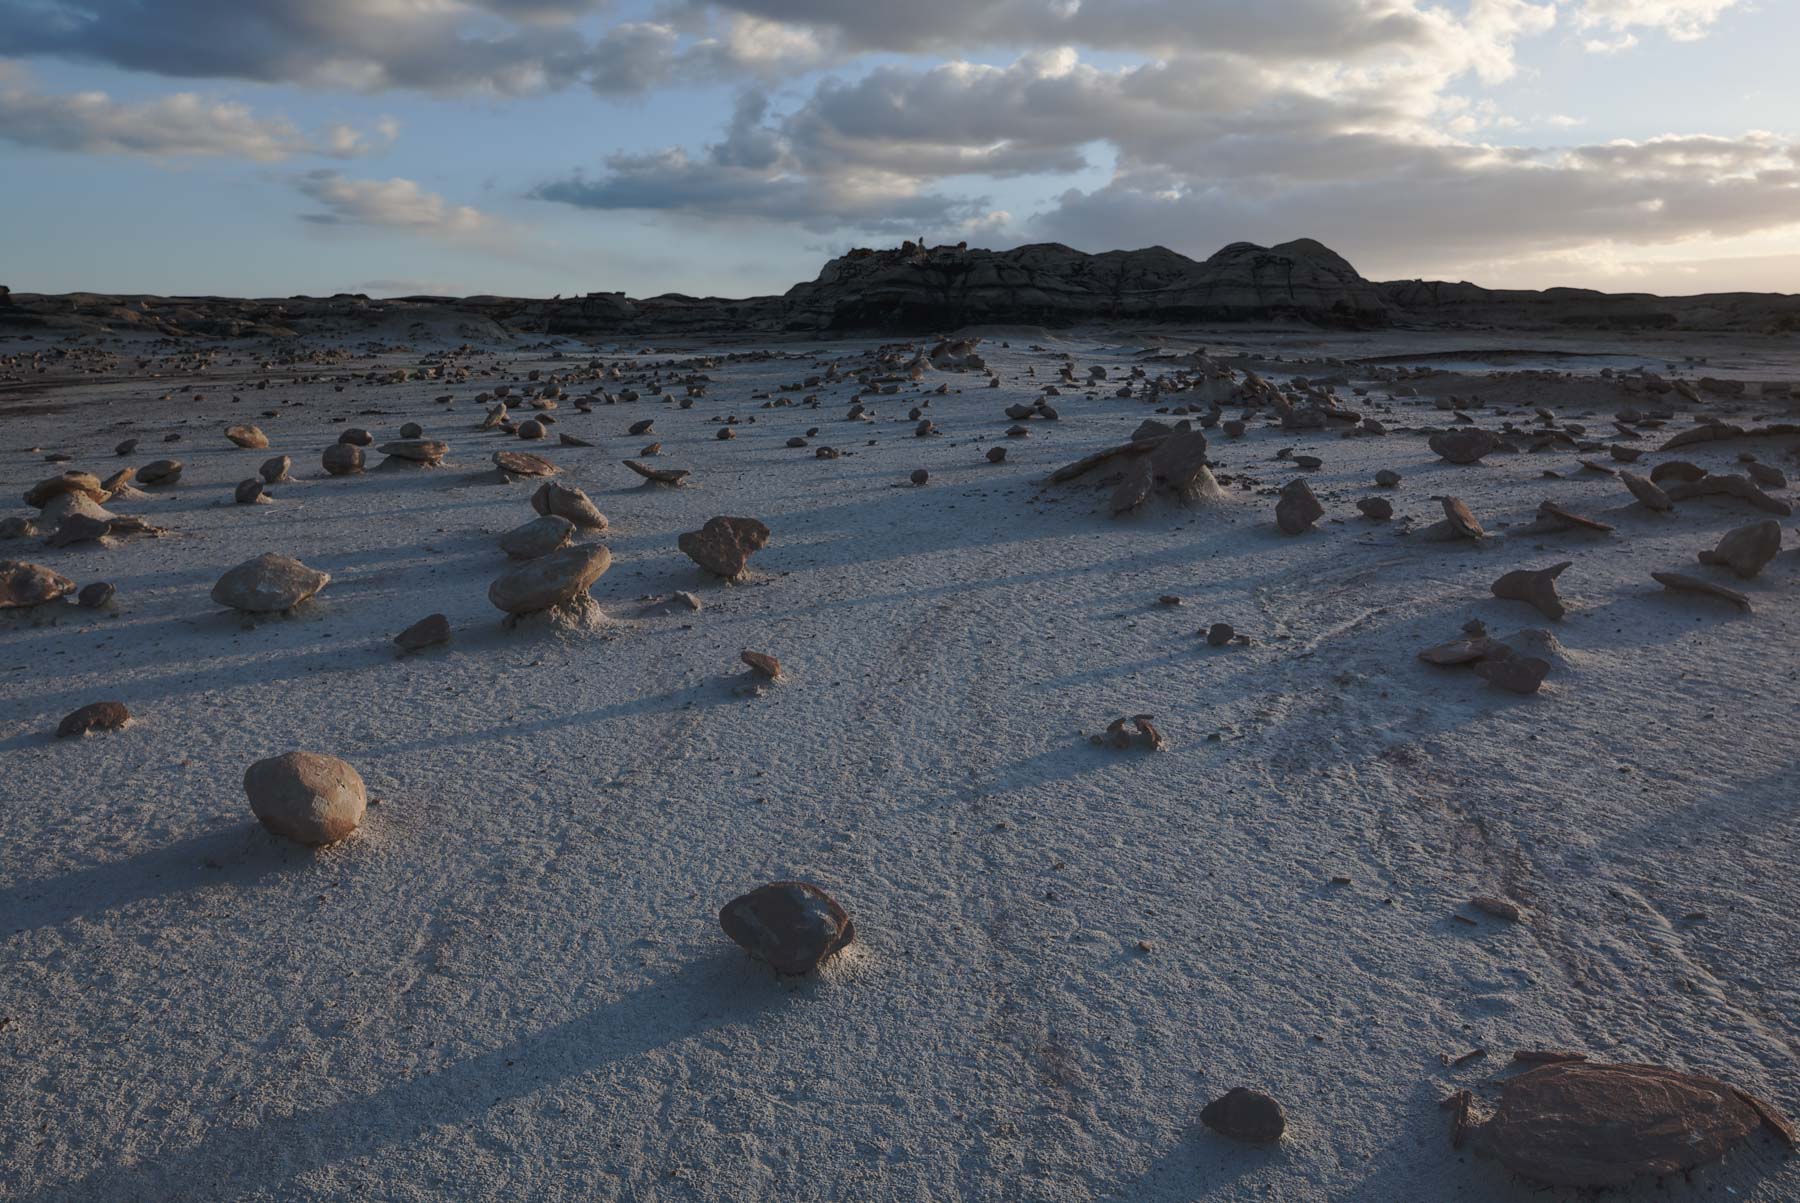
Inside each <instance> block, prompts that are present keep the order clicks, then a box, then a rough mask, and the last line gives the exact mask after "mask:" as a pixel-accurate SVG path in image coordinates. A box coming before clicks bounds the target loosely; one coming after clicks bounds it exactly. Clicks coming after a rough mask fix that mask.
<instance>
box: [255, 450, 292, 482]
mask: <svg viewBox="0 0 1800 1203" xmlns="http://www.w3.org/2000/svg"><path fill="white" fill-rule="evenodd" d="M293 466H294V461H293V460H291V459H289V458H288V457H287V456H285V455H277V456H275V457H274V458H273V459H266V460H264V461H263V463H262V467H260V468H258V469H257V470H256V474H257V475H258V476H260V477H262V478H263V483H264V484H266V485H279V484H285V483H286V482H287V479H288V469H289V468H291V467H293Z"/></svg>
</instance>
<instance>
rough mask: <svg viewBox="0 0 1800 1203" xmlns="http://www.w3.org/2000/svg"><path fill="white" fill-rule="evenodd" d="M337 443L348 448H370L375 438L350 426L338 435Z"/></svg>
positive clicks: (358, 428)
mask: <svg viewBox="0 0 1800 1203" xmlns="http://www.w3.org/2000/svg"><path fill="white" fill-rule="evenodd" d="M337 441H338V442H340V443H343V444H344V445H345V446H348V447H370V446H373V445H374V443H375V436H374V435H372V434H370V433H369V432H368V431H366V430H363V429H361V428H360V427H356V426H352V427H351V428H350V429H348V430H346V431H344V432H343V433H342V434H340V435H338V440H337Z"/></svg>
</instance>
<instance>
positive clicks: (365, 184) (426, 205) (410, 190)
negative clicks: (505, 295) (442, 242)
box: [294, 168, 502, 239]
mask: <svg viewBox="0 0 1800 1203" xmlns="http://www.w3.org/2000/svg"><path fill="white" fill-rule="evenodd" d="M294 186H295V187H296V188H298V189H299V190H300V191H301V192H302V193H304V194H305V195H306V196H308V197H310V198H311V199H312V200H313V201H314V202H315V203H317V204H318V205H319V206H320V209H319V210H318V211H317V212H313V213H307V214H303V215H302V217H301V220H303V221H307V222H311V223H312V224H314V225H318V226H350V227H356V226H361V227H374V228H380V229H389V230H402V231H406V232H409V233H414V234H424V235H428V236H430V237H434V238H449V239H472V238H475V239H485V238H493V237H496V236H498V235H499V234H501V233H502V225H501V223H500V222H499V221H498V220H497V219H495V218H493V217H491V216H489V215H488V214H486V213H483V212H482V211H481V210H479V209H476V208H473V207H471V206H469V205H456V204H452V203H450V202H449V201H447V200H445V199H444V198H443V197H441V196H439V195H438V194H437V193H435V192H427V191H425V189H423V188H421V187H420V186H419V185H418V184H417V183H416V182H414V181H413V180H407V179H398V178H396V179H389V180H355V179H350V178H349V177H347V176H345V175H343V174H342V173H341V172H337V171H332V170H330V169H328V168H322V169H320V170H317V171H309V172H306V173H304V174H302V175H300V176H298V177H296V178H295V180H294Z"/></svg>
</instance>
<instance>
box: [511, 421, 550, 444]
mask: <svg viewBox="0 0 1800 1203" xmlns="http://www.w3.org/2000/svg"><path fill="white" fill-rule="evenodd" d="M549 433H550V431H549V429H548V428H547V427H546V426H545V425H544V424H543V423H542V422H540V421H538V420H537V419H536V418H527V419H525V420H524V421H523V422H520V423H519V431H518V434H519V437H520V438H522V439H541V438H543V437H544V436H545V435H546V434H549Z"/></svg>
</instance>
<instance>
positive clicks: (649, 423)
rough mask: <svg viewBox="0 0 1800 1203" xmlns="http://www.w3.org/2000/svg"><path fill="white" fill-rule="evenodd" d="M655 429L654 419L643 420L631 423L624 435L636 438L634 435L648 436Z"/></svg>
mask: <svg viewBox="0 0 1800 1203" xmlns="http://www.w3.org/2000/svg"><path fill="white" fill-rule="evenodd" d="M655 428H656V419H655V418H645V419H644V420H643V421H641V422H633V423H632V424H631V427H630V429H628V430H626V432H625V433H626V434H629V435H632V436H636V435H640V434H649V433H650V432H651V431H652V430H654V429H655Z"/></svg>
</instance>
